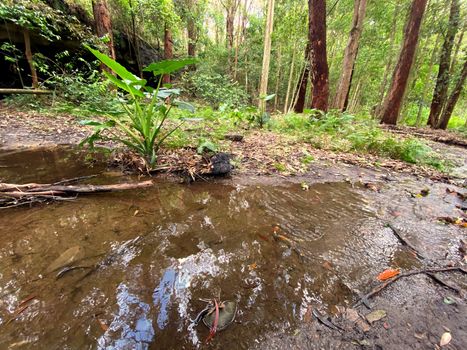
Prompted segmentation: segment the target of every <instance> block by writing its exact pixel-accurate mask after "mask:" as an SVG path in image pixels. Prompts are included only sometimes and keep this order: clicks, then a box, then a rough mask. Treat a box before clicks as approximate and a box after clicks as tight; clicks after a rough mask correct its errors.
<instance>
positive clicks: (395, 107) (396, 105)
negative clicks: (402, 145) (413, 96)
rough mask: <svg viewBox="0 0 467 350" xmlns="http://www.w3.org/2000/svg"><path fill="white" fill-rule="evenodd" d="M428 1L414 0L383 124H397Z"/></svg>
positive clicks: (386, 100)
mask: <svg viewBox="0 0 467 350" xmlns="http://www.w3.org/2000/svg"><path fill="white" fill-rule="evenodd" d="M426 3H427V0H413V1H412V6H411V9H410V14H409V18H408V21H407V23H406V26H405V33H404V42H403V45H402V49H401V52H400V55H399V60H398V62H397V64H396V67H395V69H394V73H393V75H392V81H391V86H390V87H389V91H388V94H387V96H386V99H385V100H384V103H383V108H382V112H381V122H382V123H385V124H393V125H395V124H397V119H398V117H399V112H400V109H401V104H402V99H403V97H404V93H405V89H406V87H407V81H408V79H409V74H410V69H411V68H412V64H413V59H414V55H415V51H416V48H417V43H418V36H419V32H420V25H421V23H422V18H423V14H424V12H425V8H426Z"/></svg>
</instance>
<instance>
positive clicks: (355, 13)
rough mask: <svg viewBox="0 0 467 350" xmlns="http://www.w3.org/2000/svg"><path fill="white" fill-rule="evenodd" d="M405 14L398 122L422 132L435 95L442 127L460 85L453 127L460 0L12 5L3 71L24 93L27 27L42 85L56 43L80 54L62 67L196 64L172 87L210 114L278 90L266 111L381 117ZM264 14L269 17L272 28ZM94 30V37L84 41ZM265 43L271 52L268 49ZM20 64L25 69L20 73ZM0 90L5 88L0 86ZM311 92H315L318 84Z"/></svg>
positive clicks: (6, 18) (461, 41)
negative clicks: (97, 51) (97, 56)
mask: <svg viewBox="0 0 467 350" xmlns="http://www.w3.org/2000/svg"><path fill="white" fill-rule="evenodd" d="M101 6H104V12H102V9H101V8H100V7H101ZM422 7H423V8H422ZM412 8H414V9H417V8H418V9H419V10H420V11H419V14H418V15H419V16H420V21H421V22H420V28H419V29H418V31H417V33H416V38H414V40H413V41H412V42H410V43H409V44H408V45H409V46H412V49H413V51H414V52H413V58H411V60H412V62H411V64H410V67H409V70H408V72H407V73H408V76H407V79H406V83H404V84H406V85H407V88H406V89H405V90H404V91H403V92H401V94H402V95H401V96H402V100H401V101H400V113H396V114H397V116H396V119H398V121H399V122H401V121H402V122H405V123H408V124H410V125H415V124H418V125H424V124H426V123H427V122H428V116H429V115H430V109H431V110H432V109H433V103H432V101H433V99H435V100H436V99H440V101H438V102H436V103H435V104H436V109H439V111H438V112H437V113H438V114H437V118H438V119H439V118H440V115H441V114H442V112H443V111H444V110H445V109H446V106H447V105H449V103H448V100H449V98H450V96H451V95H453V94H454V92H455V90H456V89H455V88H456V85H461V88H460V91H459V94H458V95H459V96H458V97H457V102H456V103H454V104H453V106H451V107H449V108H454V107H455V108H454V111H453V115H454V119H452V121H451V123H453V124H454V126H455V125H457V126H460V125H462V124H463V121H464V120H465V118H466V117H467V114H466V112H465V111H466V110H467V99H466V94H465V90H463V89H462V73H463V67H464V66H465V61H466V57H467V56H466V55H467V39H466V38H465V36H464V33H465V30H466V20H465V19H466V12H467V6H466V3H465V2H463V1H456V0H453V1H440V0H430V1H410V0H403V1H383V2H380V1H371V0H370V1H366V0H358V1H353V0H329V1H327V2H325V1H312V0H310V1H308V2H306V1H303V0H302V1H298V0H282V1H275V2H274V1H257V0H244V1H243V0H95V1H88V0H47V1H45V0H44V1H40V0H35V1H13V0H7V1H6V2H4V3H3V4H2V5H1V7H0V18H1V19H2V21H1V22H2V23H0V30H1V36H0V39H1V40H2V42H1V49H2V52H3V53H4V56H3V61H4V62H2V67H3V68H4V69H6V68H7V67H8V71H10V72H13V71H15V70H16V71H15V72H14V74H13V75H10V77H11V76H15V78H14V79H13V80H14V82H15V83H14V84H15V86H16V87H20V86H19V85H20V79H18V78H17V77H18V76H19V75H18V68H19V69H20V70H21V80H22V84H23V85H31V83H30V78H29V77H30V76H31V74H30V73H29V71H28V69H27V65H25V62H26V61H25V60H24V58H25V55H26V53H25V51H24V49H23V41H24V40H23V38H22V35H21V34H18V32H21V30H20V29H18V28H26V29H28V30H29V31H30V32H31V35H33V40H32V49H33V50H32V51H33V59H34V62H35V66H36V67H38V69H39V80H40V81H44V80H47V79H48V78H50V76H52V75H53V71H54V70H56V69H59V67H57V65H53V64H50V61H49V59H50V60H55V58H54V55H57V54H58V55H60V49H59V47H63V48H64V49H65V50H74V52H77V53H73V54H70V53H69V52H68V51H67V52H68V54H67V56H68V58H69V59H68V61H67V60H66V59H61V62H60V63H59V65H61V64H71V63H70V62H71V61H74V63H73V64H75V65H76V64H78V65H80V64H81V65H82V64H83V62H81V63H78V62H76V58H77V57H78V56H80V55H82V57H86V58H87V59H88V58H90V57H89V54H88V53H86V51H85V50H84V49H79V48H80V44H82V43H92V44H93V45H94V46H95V47H100V48H101V49H104V50H105V47H106V46H107V47H110V46H115V52H116V53H115V55H116V58H117V60H118V61H120V62H122V63H125V64H127V65H128V66H129V68H130V69H131V70H132V71H133V72H134V73H136V74H137V75H140V76H143V68H144V66H146V65H147V64H149V63H151V62H152V61H156V60H160V59H163V58H164V57H165V58H173V57H175V58H181V57H186V56H196V57H197V58H198V59H199V60H198V63H197V65H196V69H190V70H189V71H188V72H185V73H184V74H183V77H182V76H181V75H180V74H179V75H177V76H176V79H182V80H183V82H184V83H185V87H186V90H188V91H190V92H191V93H193V94H194V95H195V96H196V97H199V98H201V99H203V100H205V101H206V102H208V103H211V104H213V105H214V106H219V105H221V104H225V105H226V106H229V107H241V106H244V105H248V104H252V105H255V104H257V101H258V98H259V97H260V95H265V94H266V95H267V94H275V97H274V100H273V101H272V103H271V102H269V104H268V107H269V108H270V109H271V110H280V111H284V112H288V111H292V110H295V111H298V112H301V111H303V108H305V109H309V108H311V107H313V108H317V109H327V106H328V105H329V107H330V108H338V109H341V110H343V109H346V110H347V111H349V112H350V113H356V114H368V115H374V116H377V117H378V116H379V117H381V114H382V112H383V111H382V110H383V109H384V102H385V96H386V95H387V94H388V93H389V90H390V89H391V82H392V80H393V76H394V70H395V68H396V66H397V64H398V59H399V56H400V54H403V53H404V50H405V49H406V48H404V40H405V39H404V30H405V29H406V28H407V27H408V26H410V22H411V18H410V16H409V15H410V12H411V9H412ZM96 9H97V10H96ZM268 9H272V15H273V17H272V18H271V19H270V22H271V23H269V24H268V23H267V22H268ZM99 11H101V12H100V15H99ZM453 11H454V13H453ZM270 12H271V11H269V13H270ZM102 15H104V16H107V15H108V16H109V18H108V19H107V20H108V26H107V30H108V29H109V28H110V32H108V33H106V28H100V29H99V27H100V26H99V25H98V24H99V23H100V22H101V21H102V20H103V19H102ZM268 25H269V27H268ZM320 25H321V27H322V28H321V30H324V31H325V33H326V34H325V36H324V39H325V40H324V41H323V42H324V43H325V44H326V46H325V48H324V51H323V50H321V53H320V54H319V55H321V56H320V57H321V58H320V60H321V61H322V63H321V67H318V66H316V65H315V64H316V62H318V60H317V56H316V55H315V54H314V53H317V52H319V43H321V41H322V39H320V35H321V36H322V33H316V32H314V28H315V27H316V26H318V27H319V26H320ZM101 27H102V26H101ZM104 27H105V26H104ZM318 27H316V28H318ZM91 31H93V32H94V34H96V36H97V37H100V39H98V38H97V37H94V39H93V38H91V37H90V32H91ZM313 33H314V34H313ZM265 34H266V35H265ZM313 35H315V36H314V37H313ZM268 36H269V37H270V39H268ZM34 39H37V40H34ZM326 39H327V40H326ZM268 40H270V45H269V46H268V45H266V46H265V42H267V41H268ZM54 42H59V44H58V45H55V46H54V45H53V43H54ZM71 43H74V45H71ZM317 43H318V46H317V45H315V44H317ZM50 47H53V50H49V48H50ZM81 48H82V46H81ZM108 53H110V51H108ZM319 55H318V56H319ZM62 56H63V55H62ZM265 57H267V58H268V60H267V64H266V66H264V62H263V61H264V60H263V59H264V58H265ZM5 61H6V62H5ZM41 62H44V64H43V65H41ZM47 62H49V64H46V63H47ZM18 63H22V64H20V65H19V66H18V67H15V64H16V65H17V64H18ZM323 67H327V69H328V70H329V76H328V78H327V83H326V89H328V92H326V97H325V100H326V103H325V105H326V107H325V108H323V106H324V105H323V103H322V102H321V104H318V105H313V103H312V100H313V93H312V90H313V89H312V88H311V86H316V84H317V82H318V80H316V81H315V80H314V79H315V77H316V76H317V75H318V73H317V72H316V70H317V69H323ZM60 69H62V68H60ZM440 71H441V73H440V74H441V76H440V74H438V73H439V72H440ZM464 71H465V69H464ZM266 73H267V77H268V78H266V81H264V77H265V74H266ZM309 73H311V74H309ZM262 77H263V82H262ZM168 79H169V78H167V77H166V78H165V81H166V82H168V81H169V80H168ZM464 79H465V78H464ZM327 84H328V86H327ZM2 85H3V86H8V84H7V83H6V82H5V81H3V82H2ZM10 85H11V82H10ZM396 85H397V84H396ZM10 87H11V86H10ZM300 87H301V89H300ZM440 89H441V90H440ZM314 90H315V93H318V90H319V88H315V89H314ZM438 90H439V91H438ZM439 92H441V95H440V94H439ZM390 104H394V102H390ZM449 108H447V109H449ZM431 124H432V125H433V126H434V127H437V125H435V124H436V123H431ZM444 127H445V126H444Z"/></svg>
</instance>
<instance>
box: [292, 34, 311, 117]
mask: <svg viewBox="0 0 467 350" xmlns="http://www.w3.org/2000/svg"><path fill="white" fill-rule="evenodd" d="M308 32H310V30H308ZM310 42H311V40H310V39H309V40H308V43H307V45H306V47H305V66H304V67H303V71H302V74H301V75H300V79H299V81H298V85H297V91H298V92H297V102H296V103H295V106H294V112H295V113H303V110H304V108H305V97H306V89H307V87H308V78H309V77H310V61H311V45H310Z"/></svg>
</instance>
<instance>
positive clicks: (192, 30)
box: [187, 16, 197, 57]
mask: <svg viewBox="0 0 467 350" xmlns="http://www.w3.org/2000/svg"><path fill="white" fill-rule="evenodd" d="M187 35H188V56H191V57H195V56H196V41H197V33H196V26H195V20H194V18H192V17H191V16H190V18H188V21H187Z"/></svg>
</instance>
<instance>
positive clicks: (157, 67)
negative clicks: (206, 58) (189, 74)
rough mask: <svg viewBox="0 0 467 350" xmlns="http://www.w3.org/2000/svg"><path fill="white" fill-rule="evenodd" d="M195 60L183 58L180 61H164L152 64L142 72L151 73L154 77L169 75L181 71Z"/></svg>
mask: <svg viewBox="0 0 467 350" xmlns="http://www.w3.org/2000/svg"><path fill="white" fill-rule="evenodd" d="M196 62H197V60H196V59H195V58H184V59H180V60H164V61H159V62H153V63H151V64H150V65H149V66H147V67H146V68H144V69H143V70H144V71H145V72H152V73H153V74H154V75H161V74H170V73H173V72H176V71H178V70H180V69H182V68H183V67H185V66H188V65H190V64H195V63H196Z"/></svg>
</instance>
